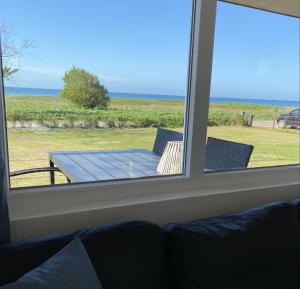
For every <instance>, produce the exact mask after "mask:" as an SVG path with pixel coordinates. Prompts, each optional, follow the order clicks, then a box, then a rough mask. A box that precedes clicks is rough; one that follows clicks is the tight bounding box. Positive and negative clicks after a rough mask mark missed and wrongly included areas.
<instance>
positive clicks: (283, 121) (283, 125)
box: [277, 119, 286, 128]
mask: <svg viewBox="0 0 300 289" xmlns="http://www.w3.org/2000/svg"><path fill="white" fill-rule="evenodd" d="M277 125H278V127H280V128H285V127H286V124H285V120H284V119H281V120H279V121H278V122H277Z"/></svg>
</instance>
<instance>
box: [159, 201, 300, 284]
mask: <svg viewBox="0 0 300 289" xmlns="http://www.w3.org/2000/svg"><path fill="white" fill-rule="evenodd" d="M164 230H165V231H166V236H167V240H168V244H169V254H170V260H171V261H170V262H171V267H172V269H171V270H172V277H173V280H174V288H180V289H196V288H199V289H208V288H209V289H212V288H213V289H214V288H216V289H223V288H226V289H227V288H230V289H247V288H249V289H250V288H251V289H253V288H255V289H268V288H269V289H295V288H297V289H298V288H300V279H299V278H300V266H299V261H300V259H299V256H300V252H299V249H300V248H299V242H298V238H299V224H298V220H297V212H296V209H295V206H293V205H291V204H285V203H275V204H270V205H266V206H262V207H258V208H255V209H252V210H248V211H245V212H242V213H237V214H227V215H224V216H221V217H216V218H209V219H204V220H196V221H193V222H189V223H183V224H168V225H166V226H165V228H164Z"/></svg>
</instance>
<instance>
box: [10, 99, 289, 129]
mask: <svg viewBox="0 0 300 289" xmlns="http://www.w3.org/2000/svg"><path fill="white" fill-rule="evenodd" d="M6 103H7V120H8V121H10V122H11V123H12V124H13V125H15V124H16V123H18V122H19V123H24V122H27V123H28V122H38V123H39V124H42V125H44V126H46V127H49V128H58V127H63V128H74V127H83V128H96V127H135V128H138V127H140V128H143V127H159V126H165V127H180V126H182V125H183V119H184V110H185V108H184V102H183V101H178V100H142V99H112V100H111V104H110V106H109V108H108V109H93V110H91V109H82V108H78V107H76V106H75V105H73V104H71V103H70V102H68V101H66V100H64V99H61V98H55V97H11V96H10V97H7V98H6ZM289 110H290V108H280V109H279V110H276V108H274V107H271V106H262V105H253V104H237V103H223V104H211V106H210V113H209V119H208V126H222V125H227V126H231V125H243V124H244V120H243V119H242V118H241V117H240V116H239V114H240V112H241V111H245V112H246V113H248V114H254V115H255V118H254V119H255V120H272V119H274V116H275V114H276V113H277V114H278V113H286V112H288V111H289Z"/></svg>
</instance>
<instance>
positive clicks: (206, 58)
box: [0, 0, 300, 221]
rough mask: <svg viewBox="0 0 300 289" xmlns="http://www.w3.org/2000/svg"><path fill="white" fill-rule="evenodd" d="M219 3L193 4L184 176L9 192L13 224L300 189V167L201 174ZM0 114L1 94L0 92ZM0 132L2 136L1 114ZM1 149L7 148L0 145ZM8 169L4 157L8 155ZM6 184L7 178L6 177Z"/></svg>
mask: <svg viewBox="0 0 300 289" xmlns="http://www.w3.org/2000/svg"><path fill="white" fill-rule="evenodd" d="M216 8H217V0H194V2H193V24H192V32H191V48H190V67H189V83H188V101H187V113H186V120H185V122H186V124H185V140H186V141H185V153H186V154H185V171H186V173H185V175H176V176H163V177H155V178H145V179H132V180H116V181H109V182H97V183H80V184H69V185H57V186H43V187H30V188H20V189H11V188H9V194H8V201H9V208H10V217H11V220H13V221H15V220H22V219H24V218H25V219H26V218H35V217H40V216H56V215H60V214H66V213H68V212H70V213H71V212H83V211H92V210H101V209H105V208H110V207H114V206H128V205H129V204H141V203H147V202H153V201H161V200H168V199H174V198H178V199H180V198H189V197H192V196H202V195H204V196H205V195H210V194H212V195H217V194H224V193H229V192H240V191H249V190H254V189H255V190H260V189H266V188H274V187H276V188H278V187H288V186H294V187H295V186H299V175H300V165H299V164H296V165H290V166H277V167H266V168H254V169H247V170H240V171H226V172H211V173H204V152H205V143H206V136H207V122H208V112H209V97H210V86H211V73H212V59H213V47H214V34H215V22H216ZM0 94H1V95H0V97H1V100H0V101H1V105H0V107H1V109H2V113H3V112H4V101H3V91H1V92H0ZM2 121H3V123H2V122H0V125H1V127H0V129H1V131H3V132H4V134H5V136H6V122H5V114H4V117H3V120H2ZM1 145H4V146H5V147H6V145H7V142H5V139H3V141H2V143H1ZM6 159H7V164H8V155H7V150H6ZM7 178H8V175H7Z"/></svg>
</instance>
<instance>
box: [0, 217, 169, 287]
mask: <svg viewBox="0 0 300 289" xmlns="http://www.w3.org/2000/svg"><path fill="white" fill-rule="evenodd" d="M76 237H78V238H79V239H81V241H82V243H83V245H84V247H85V249H86V251H87V253H88V255H89V257H90V259H91V261H92V264H93V266H94V268H95V271H96V273H97V275H98V278H99V280H100V281H101V284H102V286H103V288H104V289H116V288H118V289H141V288H143V289H154V288H155V289H166V288H167V276H168V275H167V268H166V254H165V253H166V250H165V242H164V237H163V233H162V231H161V229H160V228H159V227H158V226H157V225H154V224H152V223H149V222H142V221H136V222H123V223H115V224H111V225H107V226H101V227H97V228H92V229H85V230H81V231H77V232H74V233H71V234H66V235H63V236H55V237H51V238H44V239H39V240H32V241H24V242H16V243H13V244H9V245H5V246H2V247H1V246H0V268H1V270H0V285H2V284H6V283H9V282H13V281H15V280H16V279H18V278H20V277H21V276H22V275H23V274H25V273H26V272H28V271H30V270H32V269H33V268H35V267H37V266H39V265H40V264H41V263H43V262H45V261H46V260H47V259H48V258H49V257H51V256H53V255H54V254H55V253H56V252H58V251H59V250H61V249H62V248H63V247H65V246H66V245H67V244H68V243H70V241H71V240H73V239H74V238H76Z"/></svg>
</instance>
